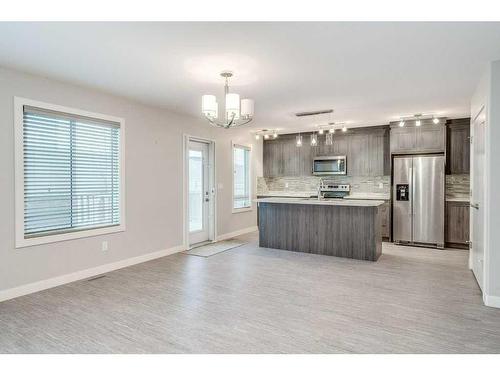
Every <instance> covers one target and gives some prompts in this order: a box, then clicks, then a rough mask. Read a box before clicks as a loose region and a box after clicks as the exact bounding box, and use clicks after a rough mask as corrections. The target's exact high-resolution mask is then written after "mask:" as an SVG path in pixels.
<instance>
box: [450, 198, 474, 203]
mask: <svg viewBox="0 0 500 375" xmlns="http://www.w3.org/2000/svg"><path fill="white" fill-rule="evenodd" d="M446 202H470V199H469V198H467V197H454V198H446Z"/></svg>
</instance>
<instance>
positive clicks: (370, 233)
mask: <svg viewBox="0 0 500 375" xmlns="http://www.w3.org/2000/svg"><path fill="white" fill-rule="evenodd" d="M379 222H380V213H379V208H378V207H356V206H329V205H312V204H284V203H264V202H261V203H259V246H261V247H268V248H273V249H283V250H289V251H299V252H305V253H312V254H322V255H333V256H339V257H344V258H353V259H362V260H371V261H376V260H377V259H378V257H379V256H380V255H381V253H382V236H381V233H380V225H379ZM332 228H337V229H338V230H332Z"/></svg>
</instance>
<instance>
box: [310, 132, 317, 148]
mask: <svg viewBox="0 0 500 375" xmlns="http://www.w3.org/2000/svg"><path fill="white" fill-rule="evenodd" d="M317 145H318V136H317V135H316V133H312V134H311V146H312V147H316V146H317Z"/></svg>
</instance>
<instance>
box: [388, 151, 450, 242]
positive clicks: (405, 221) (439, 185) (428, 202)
mask: <svg viewBox="0 0 500 375" xmlns="http://www.w3.org/2000/svg"><path fill="white" fill-rule="evenodd" d="M444 165H445V157H444V155H412V156H410V155H406V156H395V157H394V159H393V205H392V220H393V222H392V223H393V224H392V227H393V240H394V242H396V243H401V244H413V245H421V246H433V247H438V248H443V247H444V184H445V176H444V174H445V169H444Z"/></svg>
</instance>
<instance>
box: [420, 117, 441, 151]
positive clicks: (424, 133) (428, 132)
mask: <svg viewBox="0 0 500 375" xmlns="http://www.w3.org/2000/svg"><path fill="white" fill-rule="evenodd" d="M416 136H417V141H416V148H417V149H416V151H418V152H444V151H445V149H446V127H445V126H444V124H438V125H435V124H432V125H422V126H420V127H418V128H417V133H416Z"/></svg>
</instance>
